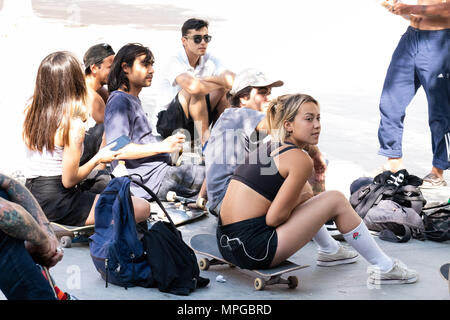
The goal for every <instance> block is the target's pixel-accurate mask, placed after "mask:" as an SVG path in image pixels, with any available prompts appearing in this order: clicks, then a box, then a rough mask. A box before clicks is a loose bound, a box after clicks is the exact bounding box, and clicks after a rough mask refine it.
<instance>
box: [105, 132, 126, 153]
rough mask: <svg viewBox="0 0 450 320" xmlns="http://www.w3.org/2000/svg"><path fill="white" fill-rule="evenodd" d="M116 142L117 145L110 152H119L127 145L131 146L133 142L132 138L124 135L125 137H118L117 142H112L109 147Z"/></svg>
mask: <svg viewBox="0 0 450 320" xmlns="http://www.w3.org/2000/svg"><path fill="white" fill-rule="evenodd" d="M114 142H116V145H115V146H114V147H112V148H111V149H110V150H112V151H117V150H119V149H122V148H123V147H125V146H126V145H127V144H129V143H130V142H131V140H130V138H128V136H125V135H123V136H120V137H118V138H117V139H116V140H114V141H112V142H111V143H108V144H107V146H109V145H112V144H113V143H114Z"/></svg>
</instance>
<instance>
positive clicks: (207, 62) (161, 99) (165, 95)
mask: <svg viewBox="0 0 450 320" xmlns="http://www.w3.org/2000/svg"><path fill="white" fill-rule="evenodd" d="M223 71H225V68H224V67H223V65H222V63H221V62H220V60H219V59H217V58H216V57H215V56H213V55H211V54H210V53H209V52H207V53H206V54H205V55H204V56H202V57H200V62H199V64H198V65H197V66H196V67H195V68H193V67H192V66H191V65H190V64H189V60H188V57H187V55H186V51H185V50H184V47H181V49H180V50H179V51H178V53H177V54H176V55H174V56H172V57H170V58H169V60H168V62H167V64H166V66H165V68H164V69H163V70H162V74H161V77H159V82H158V84H157V88H158V90H157V107H158V109H161V110H162V109H165V108H166V107H167V105H168V104H169V103H170V102H171V101H172V100H173V98H174V97H175V96H176V95H177V93H178V92H179V91H181V87H180V86H179V85H178V84H177V82H176V80H175V79H176V77H178V76H179V75H180V74H182V73H190V74H192V75H193V76H194V77H210V76H217V75H219V74H221V73H222V72H223Z"/></svg>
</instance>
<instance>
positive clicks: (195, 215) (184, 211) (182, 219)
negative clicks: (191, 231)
mask: <svg viewBox="0 0 450 320" xmlns="http://www.w3.org/2000/svg"><path fill="white" fill-rule="evenodd" d="M162 204H163V206H164V208H165V209H166V210H167V212H168V213H169V215H170V217H171V218H172V221H173V223H174V224H175V225H176V226H181V225H183V224H186V223H190V222H192V221H195V220H197V219H199V218H201V217H204V216H206V215H207V213H208V212H207V211H205V210H204V209H196V208H188V207H187V205H183V204H180V203H176V202H162ZM152 210H155V212H152V213H154V214H156V215H157V217H158V219H159V220H164V221H167V218H166V216H165V214H164V212H163V211H162V210H161V209H160V208H159V207H156V206H152Z"/></svg>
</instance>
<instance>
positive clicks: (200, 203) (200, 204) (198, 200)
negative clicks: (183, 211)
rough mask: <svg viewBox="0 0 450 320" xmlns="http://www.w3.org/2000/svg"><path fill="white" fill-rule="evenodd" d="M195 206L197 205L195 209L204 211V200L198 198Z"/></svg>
mask: <svg viewBox="0 0 450 320" xmlns="http://www.w3.org/2000/svg"><path fill="white" fill-rule="evenodd" d="M195 204H196V205H197V208H200V209H205V205H206V200H205V199H203V198H198V199H197V201H196V202H195Z"/></svg>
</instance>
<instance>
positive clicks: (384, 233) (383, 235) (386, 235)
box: [378, 225, 411, 243]
mask: <svg viewBox="0 0 450 320" xmlns="http://www.w3.org/2000/svg"><path fill="white" fill-rule="evenodd" d="M403 227H404V228H405V234H404V235H403V236H401V237H400V236H397V235H396V234H395V233H394V232H392V231H391V230H389V229H383V230H381V231H380V234H379V235H378V237H379V238H380V239H381V240H385V241H389V242H397V243H403V242H408V241H409V239H411V229H410V228H409V227H408V226H406V225H403Z"/></svg>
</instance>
